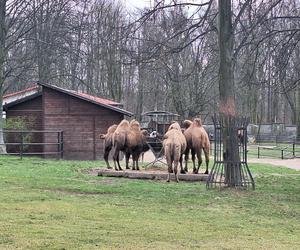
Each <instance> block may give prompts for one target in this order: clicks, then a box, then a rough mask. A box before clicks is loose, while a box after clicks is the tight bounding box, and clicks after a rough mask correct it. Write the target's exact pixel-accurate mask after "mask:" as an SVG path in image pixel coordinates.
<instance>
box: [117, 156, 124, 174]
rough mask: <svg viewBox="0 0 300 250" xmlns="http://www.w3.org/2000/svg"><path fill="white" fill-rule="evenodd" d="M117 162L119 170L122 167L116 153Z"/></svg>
mask: <svg viewBox="0 0 300 250" xmlns="http://www.w3.org/2000/svg"><path fill="white" fill-rule="evenodd" d="M117 163H118V167H119V170H120V171H121V170H123V169H122V168H121V166H120V159H119V154H118V156H117Z"/></svg>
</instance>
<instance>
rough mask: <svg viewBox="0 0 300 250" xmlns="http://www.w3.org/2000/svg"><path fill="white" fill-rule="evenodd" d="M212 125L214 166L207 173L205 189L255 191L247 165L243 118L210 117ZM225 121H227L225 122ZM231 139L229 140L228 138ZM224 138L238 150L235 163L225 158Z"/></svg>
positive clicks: (246, 120) (244, 121)
mask: <svg viewBox="0 0 300 250" xmlns="http://www.w3.org/2000/svg"><path fill="white" fill-rule="evenodd" d="M212 119H213V123H214V143H213V144H214V145H213V147H214V165H213V167H212V169H211V171H210V173H209V176H208V179H207V182H206V187H207V188H216V187H219V188H221V187H236V188H244V189H248V188H249V187H252V189H255V182H254V179H253V177H252V174H251V172H250V169H249V167H248V164H247V126H248V124H249V119H247V118H244V117H232V118H228V117H227V118H224V117H217V116H216V115H215V116H214V117H212ZM226 119H227V120H226ZM224 135H225V137H224ZM230 135H231V136H232V135H233V136H232V137H233V138H229V136H230ZM224 138H225V139H226V140H227V142H228V141H230V143H232V145H233V146H234V148H235V149H236V150H238V157H236V158H235V159H237V160H235V161H233V160H230V159H229V157H227V154H228V152H225V151H226V150H225V147H224V145H223V140H224Z"/></svg>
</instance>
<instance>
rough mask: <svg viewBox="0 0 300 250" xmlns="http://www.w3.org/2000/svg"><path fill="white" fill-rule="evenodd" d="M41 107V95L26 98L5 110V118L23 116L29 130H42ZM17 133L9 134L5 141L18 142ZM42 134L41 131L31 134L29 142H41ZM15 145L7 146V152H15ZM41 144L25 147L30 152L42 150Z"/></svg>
mask: <svg viewBox="0 0 300 250" xmlns="http://www.w3.org/2000/svg"><path fill="white" fill-rule="evenodd" d="M42 115H43V109H42V96H37V97H35V98H34V99H31V100H28V101H26V102H23V103H19V104H16V105H14V106H12V107H10V108H8V110H7V111H6V119H8V118H14V117H22V118H25V120H26V123H27V127H28V129H29V130H42V129H43V116H42ZM19 140H20V138H19V136H18V135H13V134H10V136H8V137H7V142H19ZM42 140H43V136H42V134H41V133H35V134H32V135H31V139H30V142H42ZM16 150H17V151H18V150H19V149H16V148H15V146H8V147H7V151H8V152H15V151H16ZM42 150H43V147H42V146H36V145H35V146H30V147H27V151H30V152H42Z"/></svg>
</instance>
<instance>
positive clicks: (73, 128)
mask: <svg viewBox="0 0 300 250" xmlns="http://www.w3.org/2000/svg"><path fill="white" fill-rule="evenodd" d="M43 116H44V123H43V124H44V126H43V129H44V130H63V131H64V158H65V159H78V160H93V159H103V141H102V140H100V138H99V135H100V134H101V133H106V130H107V128H108V127H109V126H110V125H112V124H114V123H119V122H120V121H121V120H122V119H123V118H124V116H123V115H122V114H121V113H118V112H115V111H112V110H110V109H107V108H103V107H100V106H98V105H95V104H92V103H89V102H87V101H85V100H81V99H79V98H76V97H72V96H69V95H67V94H64V93H61V92H58V91H56V90H52V89H50V88H46V87H43ZM54 140H56V135H53V134H52V135H47V136H44V142H53V141H54ZM45 150H47V151H53V150H54V151H55V150H56V146H51V145H49V146H45Z"/></svg>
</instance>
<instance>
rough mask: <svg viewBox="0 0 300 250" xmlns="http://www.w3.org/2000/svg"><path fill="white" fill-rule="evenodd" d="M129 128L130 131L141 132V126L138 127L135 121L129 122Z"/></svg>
mask: <svg viewBox="0 0 300 250" xmlns="http://www.w3.org/2000/svg"><path fill="white" fill-rule="evenodd" d="M129 126H130V128H131V129H134V130H141V126H140V123H139V122H138V121H137V120H134V119H133V120H131V121H130V123H129Z"/></svg>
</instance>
